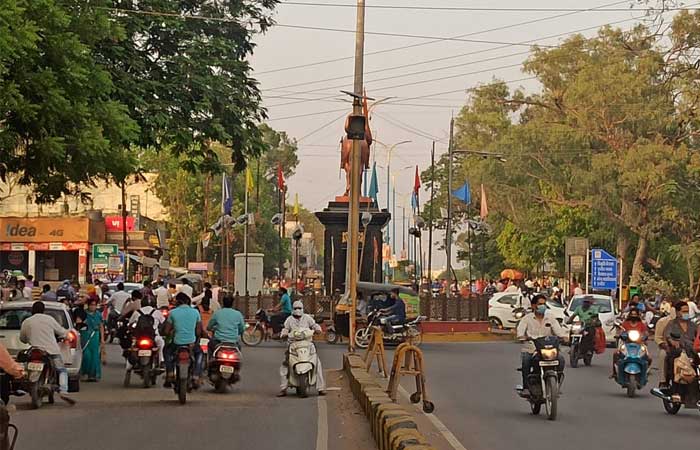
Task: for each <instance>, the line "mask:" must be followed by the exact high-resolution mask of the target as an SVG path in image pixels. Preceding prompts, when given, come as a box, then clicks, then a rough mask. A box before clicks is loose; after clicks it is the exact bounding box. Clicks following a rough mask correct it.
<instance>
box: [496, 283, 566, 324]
mask: <svg viewBox="0 0 700 450" xmlns="http://www.w3.org/2000/svg"><path fill="white" fill-rule="evenodd" d="M547 308H548V311H547V314H548V315H551V316H553V317H554V318H556V319H557V320H558V321H559V323H563V322H564V319H565V318H566V317H565V315H564V305H562V304H560V303H557V302H556V301H553V300H547ZM521 309H522V310H525V312H527V311H528V310H529V309H530V300H528V299H527V297H525V296H524V295H523V294H522V293H521V292H497V293H495V294H493V296H492V297H491V298H490V299H489V322H490V323H491V328H493V329H500V330H510V329H513V328H515V327H517V326H518V321H519V320H518V319H517V318H516V317H515V312H517V311H518V310H521Z"/></svg>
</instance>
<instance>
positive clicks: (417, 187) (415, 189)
mask: <svg viewBox="0 0 700 450" xmlns="http://www.w3.org/2000/svg"><path fill="white" fill-rule="evenodd" d="M418 191H420V176H418V166H416V178H415V180H414V181H413V193H414V194H416V197H418Z"/></svg>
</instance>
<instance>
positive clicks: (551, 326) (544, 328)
mask: <svg viewBox="0 0 700 450" xmlns="http://www.w3.org/2000/svg"><path fill="white" fill-rule="evenodd" d="M530 303H531V306H532V311H533V312H531V313H528V314H527V315H525V317H523V318H522V319H521V320H520V323H518V329H517V336H518V340H520V341H523V345H522V349H521V363H522V376H523V393H524V395H528V394H529V392H528V389H527V376H528V375H529V374H530V368H531V367H532V359H533V355H534V353H535V344H534V343H533V342H532V340H534V339H537V338H541V337H545V336H557V337H558V338H559V339H561V340H563V341H568V339H569V335H568V333H567V332H566V330H564V329H563V328H562V327H561V325H559V322H557V320H556V319H555V318H553V317H551V316H547V315H546V314H545V313H546V312H547V297H546V296H545V295H544V294H536V295H534V296H533V297H532V299H531V300H530ZM557 359H558V360H559V367H558V368H557V371H558V372H559V373H561V372H563V371H564V366H565V361H564V356H563V355H562V354H561V352H560V353H559V356H558V357H557Z"/></svg>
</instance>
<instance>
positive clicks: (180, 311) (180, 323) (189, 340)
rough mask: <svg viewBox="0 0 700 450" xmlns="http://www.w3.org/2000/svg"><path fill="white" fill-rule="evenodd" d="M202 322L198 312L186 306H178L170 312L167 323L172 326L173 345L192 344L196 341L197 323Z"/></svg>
mask: <svg viewBox="0 0 700 450" xmlns="http://www.w3.org/2000/svg"><path fill="white" fill-rule="evenodd" d="M201 320H202V318H201V316H200V315H199V311H197V310H196V309H194V308H191V307H189V306H187V305H180V306H178V307H177V308H175V309H173V310H172V311H170V315H169V316H168V322H170V323H171V324H173V329H174V330H175V334H174V336H173V343H174V344H175V345H187V344H193V343H194V342H195V341H196V340H197V335H196V333H195V330H196V328H197V322H200V321H201Z"/></svg>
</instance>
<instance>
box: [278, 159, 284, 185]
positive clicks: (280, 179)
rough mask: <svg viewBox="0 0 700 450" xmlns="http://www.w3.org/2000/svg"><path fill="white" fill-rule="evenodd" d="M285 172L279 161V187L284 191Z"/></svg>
mask: <svg viewBox="0 0 700 450" xmlns="http://www.w3.org/2000/svg"><path fill="white" fill-rule="evenodd" d="M284 188H285V185H284V173H283V172H282V164H280V163H277V189H279V190H280V191H281V192H284Z"/></svg>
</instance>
